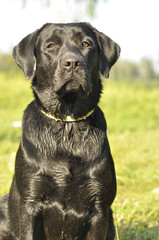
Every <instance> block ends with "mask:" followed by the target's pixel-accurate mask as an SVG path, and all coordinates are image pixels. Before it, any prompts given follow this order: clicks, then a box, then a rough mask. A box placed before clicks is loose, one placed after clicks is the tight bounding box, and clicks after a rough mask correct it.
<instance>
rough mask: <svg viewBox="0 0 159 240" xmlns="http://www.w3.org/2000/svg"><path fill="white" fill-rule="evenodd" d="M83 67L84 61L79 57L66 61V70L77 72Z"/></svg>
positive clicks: (69, 58)
mask: <svg viewBox="0 0 159 240" xmlns="http://www.w3.org/2000/svg"><path fill="white" fill-rule="evenodd" d="M81 66H82V61H81V59H80V58H79V57H77V56H72V57H68V58H67V59H65V61H64V69H66V70H68V71H71V70H77V69H78V68H80V67H81Z"/></svg>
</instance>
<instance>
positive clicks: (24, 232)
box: [19, 202, 45, 240]
mask: <svg viewBox="0 0 159 240" xmlns="http://www.w3.org/2000/svg"><path fill="white" fill-rule="evenodd" d="M35 209H36V208H35ZM35 209H34V211H33V210H32V209H30V208H28V205H27V204H26V203H22V202H21V204H20V209H19V240H45V236H44V232H43V222H42V214H41V212H40V211H39V212H38V211H35ZM31 210H32V211H31Z"/></svg>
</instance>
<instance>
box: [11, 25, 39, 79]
mask: <svg viewBox="0 0 159 240" xmlns="http://www.w3.org/2000/svg"><path fill="white" fill-rule="evenodd" d="M37 35H38V30H36V31H35V32H33V33H31V34H29V35H28V36H26V37H25V38H24V39H23V40H22V41H21V42H20V43H19V44H17V45H16V46H15V47H14V49H13V58H14V60H15V62H16V63H17V65H18V66H19V67H20V68H21V69H22V70H23V71H24V75H25V78H26V79H27V80H28V79H31V78H32V77H33V76H34V74H35V71H36V58H35V54H34V47H35V42H36V38H37Z"/></svg>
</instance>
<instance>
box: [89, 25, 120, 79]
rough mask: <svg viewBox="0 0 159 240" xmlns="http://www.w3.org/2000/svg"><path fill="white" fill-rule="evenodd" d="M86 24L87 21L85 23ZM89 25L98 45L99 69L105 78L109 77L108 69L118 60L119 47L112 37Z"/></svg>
mask: <svg viewBox="0 0 159 240" xmlns="http://www.w3.org/2000/svg"><path fill="white" fill-rule="evenodd" d="M87 24H88V23H87ZM88 25H89V27H91V29H92V30H93V32H94V33H95V35H96V38H97V42H98V45H99V50H100V54H99V69H100V72H101V73H102V75H103V76H104V77H106V78H108V77H109V71H110V69H111V67H112V66H113V64H114V63H115V62H116V61H117V60H118V58H119V55H120V47H119V45H118V44H117V43H115V42H114V41H113V40H112V39H110V38H109V37H108V36H106V35H105V34H104V33H102V32H99V31H98V30H97V29H95V28H93V27H92V26H91V25H90V24H88Z"/></svg>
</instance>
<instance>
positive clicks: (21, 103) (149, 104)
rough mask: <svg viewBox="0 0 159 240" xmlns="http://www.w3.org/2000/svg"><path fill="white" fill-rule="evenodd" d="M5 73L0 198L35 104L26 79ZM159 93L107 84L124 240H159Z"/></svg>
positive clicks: (1, 80) (0, 104) (0, 78)
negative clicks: (26, 116)
mask: <svg viewBox="0 0 159 240" xmlns="http://www.w3.org/2000/svg"><path fill="white" fill-rule="evenodd" d="M10 71H11V70H9V69H8V70H7V73H0V116H1V118H0V143H1V144H0V195H2V194H4V193H7V192H8V191H9V188H10V184H11V181H12V176H13V172H14V160H15V155H16V151H17V148H18V145H19V141H20V136H21V129H20V128H14V127H13V126H12V122H13V121H20V120H21V118H22V114H23V110H24V109H25V107H26V106H27V104H28V103H29V102H30V101H31V99H32V92H31V90H30V83H29V82H28V81H26V80H25V79H24V77H23V76H22V75H21V74H19V73H18V74H12V76H11V74H10ZM158 92H159V88H157V87H155V86H154V84H153V83H151V82H149V83H145V82H142V81H122V82H121V81H119V80H118V81H115V80H114V81H113V80H111V81H107V82H104V88H103V95H102V98H101V102H100V106H101V108H102V110H103V111H104V114H105V116H106V119H107V124H108V138H109V142H110V146H111V150H112V155H113V158H114V161H115V167H116V174H117V183H118V193H117V197H116V200H115V202H114V204H113V210H114V217H115V219H116V224H117V228H118V233H119V239H121V240H123V239H124V240H132V239H133V240H158V236H159V223H158V219H159V178H158V176H159V161H158V156H159V147H158V143H159V125H158V119H159V111H158V106H159V94H158Z"/></svg>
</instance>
